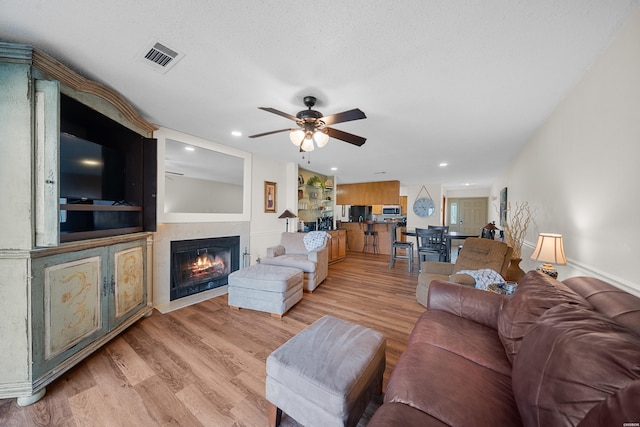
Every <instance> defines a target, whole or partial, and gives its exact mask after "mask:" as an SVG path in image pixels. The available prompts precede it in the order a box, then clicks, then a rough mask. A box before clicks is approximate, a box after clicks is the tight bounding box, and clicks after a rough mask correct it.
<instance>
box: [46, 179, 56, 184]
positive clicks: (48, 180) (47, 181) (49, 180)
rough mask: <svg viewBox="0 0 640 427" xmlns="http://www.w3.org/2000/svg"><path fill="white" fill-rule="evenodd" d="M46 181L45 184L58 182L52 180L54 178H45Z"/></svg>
mask: <svg viewBox="0 0 640 427" xmlns="http://www.w3.org/2000/svg"><path fill="white" fill-rule="evenodd" d="M44 182H45V184H55V183H56V182H55V181H54V180H52V179H47V180H45V181H44Z"/></svg>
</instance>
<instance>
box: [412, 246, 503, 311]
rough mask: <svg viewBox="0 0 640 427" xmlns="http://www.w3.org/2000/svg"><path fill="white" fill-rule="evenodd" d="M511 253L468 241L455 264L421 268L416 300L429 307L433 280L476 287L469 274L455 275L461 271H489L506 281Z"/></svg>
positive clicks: (424, 265) (434, 263)
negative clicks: (430, 285)
mask: <svg viewBox="0 0 640 427" xmlns="http://www.w3.org/2000/svg"><path fill="white" fill-rule="evenodd" d="M512 251H513V249H512V248H511V247H510V246H508V245H507V244H506V243H503V242H498V241H496V240H489V239H480V238H477V237H470V238H468V239H467V240H465V242H464V246H462V249H461V250H460V253H459V254H458V259H457V260H456V263H455V264H451V263H448V262H434V261H425V262H423V263H422V264H421V266H420V271H421V273H420V274H419V275H418V286H417V287H416V299H417V300H418V302H419V303H420V304H422V305H424V306H425V307H426V306H427V291H428V290H429V284H430V283H431V281H432V280H434V279H439V280H445V281H448V282H454V283H459V284H461V285H467V286H471V287H473V286H475V284H476V282H475V279H474V278H473V277H471V276H469V275H467V274H456V272H458V271H460V270H479V269H481V268H490V269H492V270H495V271H497V272H498V273H500V274H501V275H502V276H503V277H504V275H505V273H506V272H507V268H508V267H509V262H510V261H511V252H512Z"/></svg>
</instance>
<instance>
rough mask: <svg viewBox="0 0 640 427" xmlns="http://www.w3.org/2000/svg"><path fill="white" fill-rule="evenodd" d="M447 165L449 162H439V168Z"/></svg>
mask: <svg viewBox="0 0 640 427" xmlns="http://www.w3.org/2000/svg"><path fill="white" fill-rule="evenodd" d="M448 165H449V163H447V162H442V163H440V167H441V168H443V167H445V166H448Z"/></svg>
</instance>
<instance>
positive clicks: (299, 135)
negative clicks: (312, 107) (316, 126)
mask: <svg viewBox="0 0 640 427" xmlns="http://www.w3.org/2000/svg"><path fill="white" fill-rule="evenodd" d="M304 137H305V134H304V131H303V130H302V129H296V130H294V131H291V132H290V133H289V139H290V140H291V143H292V144H293V145H295V146H296V147H300V144H301V143H302V140H303V139H304Z"/></svg>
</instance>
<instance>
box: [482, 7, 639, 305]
mask: <svg viewBox="0 0 640 427" xmlns="http://www.w3.org/2000/svg"><path fill="white" fill-rule="evenodd" d="M639 163H640V11H638V12H636V13H635V14H634V15H633V16H632V17H631V18H630V20H629V21H628V22H627V23H626V24H625V26H624V27H623V28H622V29H621V31H620V32H619V33H618V35H617V36H616V38H615V39H614V41H613V42H612V44H611V45H610V46H609V47H608V48H607V49H606V50H605V51H604V52H603V53H602V54H601V55H600V57H599V58H598V59H597V60H596V62H595V63H594V64H593V65H592V67H591V68H590V69H589V70H588V71H587V73H586V74H585V76H584V77H583V78H582V80H581V81H580V82H579V83H578V85H577V86H576V87H575V88H574V89H573V90H572V91H571V92H570V93H569V94H568V95H567V97H566V99H565V100H564V101H563V102H562V103H561V104H560V105H559V106H558V108H557V109H556V110H555V111H554V112H553V114H552V115H551V116H550V117H549V118H548V120H547V121H546V122H545V123H544V125H543V126H542V127H541V128H540V129H539V130H538V132H537V133H536V134H535V135H534V136H533V137H532V139H531V140H530V141H529V143H528V144H527V145H526V146H525V148H524V149H523V150H522V152H521V153H520V154H519V155H518V156H517V158H516V159H515V160H514V161H513V163H512V164H511V165H510V166H509V168H508V169H507V170H506V172H505V173H504V175H503V176H502V177H501V178H500V179H499V180H498V181H497V182H496V183H495V184H494V186H493V187H492V189H491V196H490V200H491V199H492V198H493V197H494V196H498V195H499V192H500V189H501V188H503V187H505V186H506V187H508V200H509V201H511V203H514V202H516V201H524V200H526V201H528V202H529V204H530V205H531V207H532V209H533V211H534V219H533V223H532V225H531V226H530V227H529V231H528V233H527V237H526V244H527V245H533V244H534V243H535V239H536V237H537V234H538V233H539V232H552V233H561V234H562V235H563V236H564V243H565V252H566V254H567V257H568V258H569V266H567V267H560V268H558V270H559V273H560V278H561V279H562V278H563V277H564V278H566V277H569V276H574V275H585V274H586V275H595V276H599V277H601V278H603V279H605V280H607V281H610V282H612V283H613V284H615V285H617V286H620V287H622V288H624V289H626V290H631V291H632V292H633V293H635V294H638V295H640V280H639V279H638V268H637V264H636V263H637V262H638V255H640V224H638V221H637V219H636V218H637V217H636V215H637V214H638V212H639V211H640V190H639V189H638V183H639V182H640V167H639V166H640V165H639ZM490 215H492V216H491V218H492V219H497V214H494V213H493V212H492V211H491V210H490ZM527 250H528V251H527ZM530 253H531V248H523V258H525V256H529V255H530ZM523 264H524V262H523ZM526 265H527V266H529V267H530V266H531V265H533V266H534V267H535V265H536V263H532V264H531V263H527V264H526Z"/></svg>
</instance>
